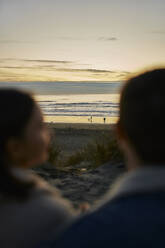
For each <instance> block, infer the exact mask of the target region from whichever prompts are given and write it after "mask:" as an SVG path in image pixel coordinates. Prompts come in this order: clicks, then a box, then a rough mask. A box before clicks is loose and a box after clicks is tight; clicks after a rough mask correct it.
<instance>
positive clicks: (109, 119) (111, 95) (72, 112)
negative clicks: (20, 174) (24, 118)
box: [0, 82, 123, 123]
mask: <svg viewBox="0 0 165 248" xmlns="http://www.w3.org/2000/svg"><path fill="white" fill-rule="evenodd" d="M122 84H123V83H122V82H10V83H9V82H4V83H0V88H2V87H13V88H19V89H23V90H26V91H30V92H33V93H34V95H35V99H36V100H37V102H38V104H39V105H40V107H41V109H42V111H43V114H44V118H45V121H47V122H75V123H76V122H77V123H88V122H89V123H114V122H116V120H117V118H118V111H119V96H120V89H121V86H122Z"/></svg>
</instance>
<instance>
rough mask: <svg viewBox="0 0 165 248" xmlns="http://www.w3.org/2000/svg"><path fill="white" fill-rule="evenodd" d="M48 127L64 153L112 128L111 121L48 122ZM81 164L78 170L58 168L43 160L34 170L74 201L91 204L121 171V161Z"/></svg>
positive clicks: (67, 153)
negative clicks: (98, 164) (94, 122)
mask: <svg viewBox="0 0 165 248" xmlns="http://www.w3.org/2000/svg"><path fill="white" fill-rule="evenodd" d="M48 127H49V128H51V130H53V131H54V132H55V140H56V142H57V143H58V144H59V145H60V146H62V147H63V153H62V156H64V157H65V156H69V155H71V154H74V153H75V152H76V151H79V150H81V149H82V148H83V147H84V146H85V145H86V144H87V143H89V142H91V141H93V140H94V139H100V138H101V136H102V135H103V134H104V135H106V134H107V135H109V134H110V133H111V135H114V129H115V126H114V125H109V124H93V123H90V124H75V123H74V124H70V123H56V124H54V123H53V124H52V123H49V124H48ZM108 137H109V136H108ZM78 166H79V165H75V167H78ZM83 167H84V168H81V170H79V171H77V170H75V171H74V170H68V169H67V168H61V169H62V170H61V169H59V168H58V166H54V165H49V164H47V165H45V166H43V167H41V168H37V170H36V171H37V173H38V174H39V175H40V176H42V177H43V178H44V179H46V180H47V181H48V182H49V183H50V184H51V185H53V186H55V187H57V188H58V189H59V190H60V191H61V193H62V195H63V196H64V197H66V198H68V199H70V200H71V201H72V202H73V203H74V204H75V205H76V204H78V203H81V202H88V203H90V204H92V205H93V204H95V203H96V202H97V201H98V200H100V199H101V198H102V197H103V196H104V194H105V193H106V192H107V191H108V190H109V189H110V187H111V186H112V184H113V183H114V181H115V180H116V178H117V177H119V176H120V175H122V174H123V172H125V168H124V164H123V163H122V162H117V163H115V162H114V161H108V162H106V163H105V164H103V165H102V166H99V167H98V168H94V169H90V170H85V165H84V166H83Z"/></svg>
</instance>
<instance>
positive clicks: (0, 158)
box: [0, 88, 36, 200]
mask: <svg viewBox="0 0 165 248" xmlns="http://www.w3.org/2000/svg"><path fill="white" fill-rule="evenodd" d="M35 104H36V103H35V101H34V100H33V98H32V96H31V95H30V94H28V93H25V92H22V91H19V90H16V89H5V88H4V89H1V90H0V194H1V195H3V196H4V197H6V198H7V199H11V198H13V199H15V200H23V199H26V198H27V196H28V194H29V192H30V190H31V189H32V188H33V186H34V184H33V183H32V182H24V181H21V180H20V179H18V178H16V177H14V175H13V174H12V173H11V168H10V165H9V164H7V163H6V159H5V156H7V154H6V150H5V147H6V144H7V142H8V140H9V139H10V138H19V137H22V136H23V134H24V131H25V129H26V126H27V124H28V121H29V120H30V118H31V116H32V112H33V109H34V106H35Z"/></svg>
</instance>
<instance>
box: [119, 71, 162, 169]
mask: <svg viewBox="0 0 165 248" xmlns="http://www.w3.org/2000/svg"><path fill="white" fill-rule="evenodd" d="M117 126H118V128H117V129H118V136H119V141H124V143H126V144H127V145H129V147H130V148H131V149H132V151H134V152H135V154H136V155H137V157H138V159H139V161H141V163H142V164H145V165H147V164H150V165H151V164H155V165H157V164H159V165H162V164H164V165H165V69H157V70H152V71H147V72H145V73H143V74H140V75H138V76H136V77H133V78H131V79H130V80H128V81H127V83H126V84H125V85H124V87H123V89H122V92H121V99H120V116H119V122H118V125H117ZM121 143H122V144H123V142H121ZM127 155H128V154H127ZM128 156H129V155H128Z"/></svg>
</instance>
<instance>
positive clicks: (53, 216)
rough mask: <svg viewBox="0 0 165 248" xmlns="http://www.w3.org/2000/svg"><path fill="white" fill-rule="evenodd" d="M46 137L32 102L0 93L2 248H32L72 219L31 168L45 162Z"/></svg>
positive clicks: (25, 97) (21, 95) (65, 205)
mask: <svg viewBox="0 0 165 248" xmlns="http://www.w3.org/2000/svg"><path fill="white" fill-rule="evenodd" d="M49 139H50V138H49V133H48V131H47V129H46V127H45V125H44V123H43V116H42V113H41V110H40V108H39V106H38V105H37V103H36V102H35V101H34V100H33V97H32V96H31V95H30V94H28V93H24V92H21V91H18V90H14V89H1V90H0V220H1V221H0V247H1V248H10V247H13V248H30V247H36V246H37V245H38V244H39V243H40V242H41V240H42V239H47V238H48V237H50V236H51V231H52V230H53V235H55V236H56V235H58V234H59V233H60V232H61V231H62V230H63V228H64V227H65V226H66V225H68V223H70V221H71V220H72V218H73V216H74V215H75V213H74V211H73V209H72V207H71V205H70V204H69V203H68V202H67V201H65V200H64V199H62V197H61V196H60V195H59V193H58V192H57V191H56V190H55V189H54V188H52V187H50V186H48V185H47V184H46V183H45V182H44V181H43V180H42V179H40V177H37V176H35V175H33V174H32V173H31V172H30V170H29V168H31V167H33V166H35V165H39V164H42V163H44V162H45V161H46V160H47V158H48V148H49Z"/></svg>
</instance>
